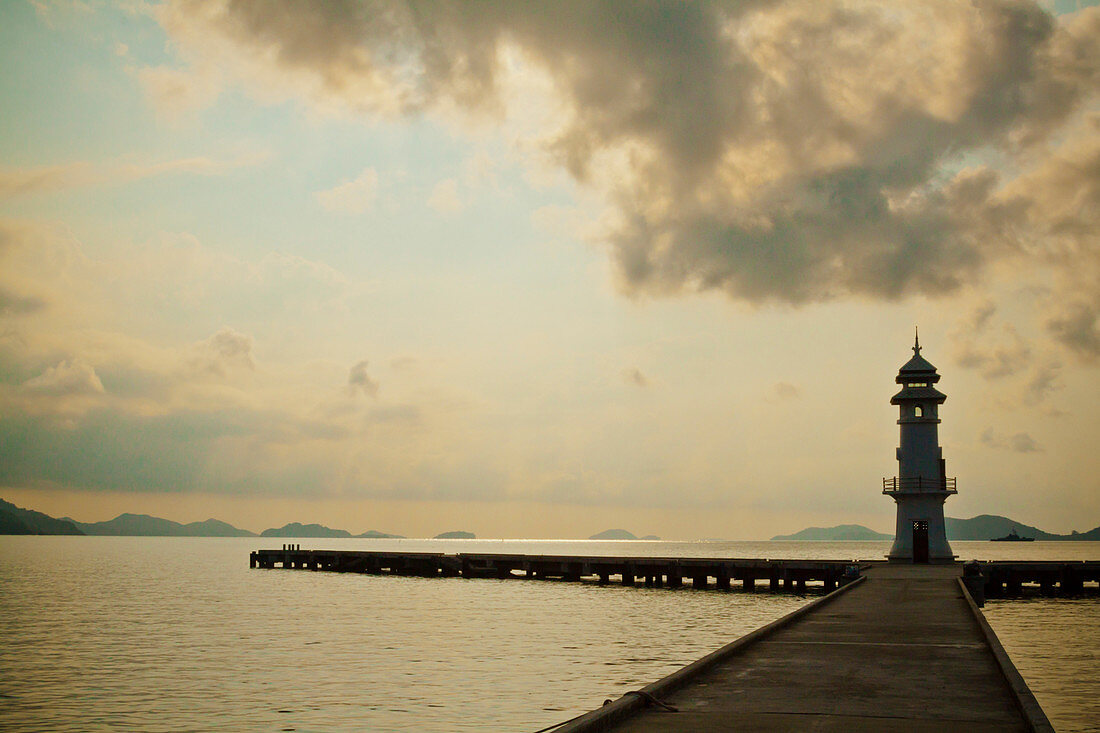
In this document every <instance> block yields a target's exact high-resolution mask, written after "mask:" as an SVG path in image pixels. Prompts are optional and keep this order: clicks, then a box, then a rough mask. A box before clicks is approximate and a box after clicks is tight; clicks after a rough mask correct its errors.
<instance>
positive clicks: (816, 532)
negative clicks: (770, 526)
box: [771, 524, 894, 542]
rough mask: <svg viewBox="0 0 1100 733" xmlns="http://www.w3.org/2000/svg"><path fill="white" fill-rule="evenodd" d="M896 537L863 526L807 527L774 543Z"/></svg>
mask: <svg viewBox="0 0 1100 733" xmlns="http://www.w3.org/2000/svg"><path fill="white" fill-rule="evenodd" d="M892 539H894V535H892V534H883V533H882V532H876V531H875V530H873V529H870V528H869V527H864V526H863V525H862V524H838V525H837V526H835V527H807V528H806V529H804V530H801V531H799V532H795V533H794V534H779V535H776V536H775V537H772V539H771V541H772V542H786V541H802V542H867V541H872V540H892Z"/></svg>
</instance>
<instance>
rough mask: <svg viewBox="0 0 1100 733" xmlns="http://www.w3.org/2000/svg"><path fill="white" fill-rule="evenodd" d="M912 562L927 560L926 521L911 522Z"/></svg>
mask: <svg viewBox="0 0 1100 733" xmlns="http://www.w3.org/2000/svg"><path fill="white" fill-rule="evenodd" d="M913 562H915V563H916V562H919V563H927V562H928V522H924V521H917V522H913Z"/></svg>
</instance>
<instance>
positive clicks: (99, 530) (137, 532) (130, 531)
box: [0, 499, 402, 539]
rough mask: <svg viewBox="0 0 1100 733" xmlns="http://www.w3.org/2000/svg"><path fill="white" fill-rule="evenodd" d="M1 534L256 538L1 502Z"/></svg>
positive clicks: (373, 533) (193, 525)
mask: <svg viewBox="0 0 1100 733" xmlns="http://www.w3.org/2000/svg"><path fill="white" fill-rule="evenodd" d="M4 534H62V535H64V534H67V535H91V536H100V537H256V536H257V535H256V533H255V532H250V531H249V530H247V529H240V528H239V527H234V526H233V525H232V524H229V523H227V522H223V521H221V520H218V519H207V520H204V521H202V522H190V523H188V524H181V523H180V522H174V521H172V520H171V519H162V518H161V517H152V516H149V515H148V514H119V515H118V516H117V517H115V518H114V519H109V520H107V521H105V522H78V521H76V520H75V519H72V518H71V517H63V518H61V519H57V518H55V517H51V516H50V515H48V514H43V513H42V512H36V511H33V510H30V509H22V508H20V507H18V506H16V505H15V504H12V503H11V502H8V501H4V500H3V499H0V535H4ZM259 536H260V537H303V538H331V537H363V538H368V539H386V538H402V535H399V534H388V533H386V532H379V531H378V530H374V529H371V530H368V531H366V532H364V533H363V534H359V535H352V534H351V533H350V532H348V531H347V530H343V529H331V528H329V527H325V526H323V525H320V524H301V523H300V522H291V523H290V524H286V525H283V526H282V527H273V528H271V529H265V530H264V531H263V532H261V533H260V535H259Z"/></svg>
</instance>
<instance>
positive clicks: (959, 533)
mask: <svg viewBox="0 0 1100 733" xmlns="http://www.w3.org/2000/svg"><path fill="white" fill-rule="evenodd" d="M944 527H945V529H946V530H947V539H948V540H958V541H960V542H969V541H984V540H992V539H995V538H997V537H1003V536H1005V535H1007V534H1008V533H1009V532H1011V531H1013V530H1015V531H1016V532H1017V533H1018V534H1020V535H1021V536H1023V537H1033V538H1035V539H1037V540H1044V541H1048V542H1051V541H1074V540H1082V541H1092V542H1096V541H1100V527H1096V528H1095V529H1090V530H1089V531H1088V532H1078V531H1076V530H1074V531H1073V532H1072V533H1070V534H1053V533H1051V532H1044V531H1043V530H1041V529H1039V528H1037V527H1032V526H1030V525H1027V524H1024V523H1023V522H1017V521H1016V520H1014V519H1009V518H1008V517H1001V516H997V515H995V514H979V515H978V516H976V517H971V518H970V519H954V518H952V517H946V518H945V520H944ZM892 539H894V535H892V534H884V533H882V532H876V531H875V530H873V529H868V528H867V527H864V526H862V525H859V524H840V525H837V526H835V527H808V528H807V529H804V530H802V531H801V532H796V533H794V534H787V535H776V536H775V537H772V540H773V541H785V540H800V541H803V542H841V541H852V540H857V541H858V540H863V541H868V540H875V541H885V540H892Z"/></svg>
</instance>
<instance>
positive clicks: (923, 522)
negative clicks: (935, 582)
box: [882, 333, 956, 563]
mask: <svg viewBox="0 0 1100 733" xmlns="http://www.w3.org/2000/svg"><path fill="white" fill-rule="evenodd" d="M920 351H921V347H920V334H919V333H918V334H915V335H914V338H913V358H912V359H910V360H909V361H907V362H906V363H905V364H904V365H903V366H902V367H901V369H900V370H899V371H898V376H897V379H896V381H897V383H898V384H900V385H901V391H900V392H898V393H897V394H896V395H894V396H893V397H891V398H890V404H891V405H897V406H898V410H899V411H900V415H899V417H898V425H899V426H901V444H900V446H899V447H898V449H897V459H898V475H897V476H893V477H888V478H884V479H883V480H882V493H884V494H886V495H887V496H891V497H893V499H894V501H895V502H896V503H897V506H898V521H897V529H896V532H895V534H894V546H893V547H891V548H890V554H889V555H888V556H887V557H889V558H890V560H891V561H896V562H914V563H928V562H941V563H942V562H953V561H954V559H955V555H954V554H953V553H952V552H951V546H950V545H949V544H947V532H946V530H945V529H944V522H943V503H944V502H945V501H946V500H947V497H949V496H951V495H952V494H954V493H956V491H955V479H954V478H948V477H947V471H946V469H945V464H944V460H943V449H942V448H940V441H939V424H940V418H939V407H940V405H942V404H943V403H944V401H945V400H946V399H947V395H945V394H943V393H942V392H940V391H939V390H937V389H936V387H935V384H936V382H938V381H940V375H939V374H937V373H936V367H934V366H932V365H931V364H929V363H928V362H927V361H926V360H925V359H924V357H922V356H921V355H920Z"/></svg>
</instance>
